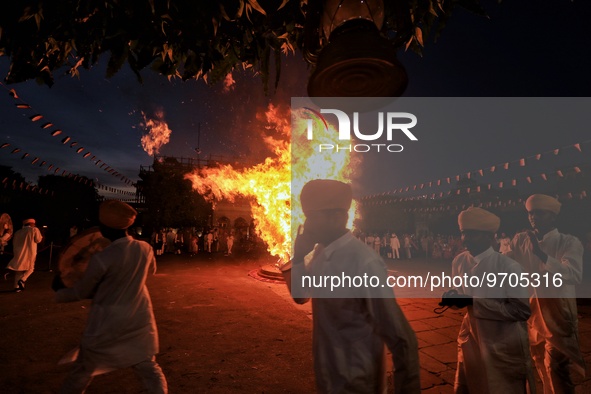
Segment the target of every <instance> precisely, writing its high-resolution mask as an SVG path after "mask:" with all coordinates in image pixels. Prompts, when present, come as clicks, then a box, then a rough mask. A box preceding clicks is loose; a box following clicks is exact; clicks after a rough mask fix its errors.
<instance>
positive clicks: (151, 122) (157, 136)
mask: <svg viewBox="0 0 591 394" xmlns="http://www.w3.org/2000/svg"><path fill="white" fill-rule="evenodd" d="M155 115H156V118H155V119H149V118H148V117H147V116H146V114H145V113H144V112H143V111H142V116H143V117H144V123H141V126H142V127H144V128H145V129H148V130H149V131H148V134H144V135H143V136H142V139H141V141H142V148H144V150H145V151H146V153H148V154H149V155H150V156H152V155H155V154H157V153H158V152H159V151H160V148H161V147H162V146H163V145H166V144H168V142H169V141H170V134H171V133H172V130H171V129H169V128H168V124H166V122H165V121H164V112H163V111H162V110H158V111H156V114H155Z"/></svg>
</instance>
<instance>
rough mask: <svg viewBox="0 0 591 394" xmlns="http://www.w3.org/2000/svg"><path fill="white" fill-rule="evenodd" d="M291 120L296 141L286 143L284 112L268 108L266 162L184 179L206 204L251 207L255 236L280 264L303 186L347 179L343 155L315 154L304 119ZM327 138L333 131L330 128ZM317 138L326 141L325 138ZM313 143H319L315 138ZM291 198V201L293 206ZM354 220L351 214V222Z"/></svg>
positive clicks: (299, 219)
mask: <svg viewBox="0 0 591 394" xmlns="http://www.w3.org/2000/svg"><path fill="white" fill-rule="evenodd" d="M292 117H293V119H292V120H293V124H294V130H293V133H294V136H296V135H297V136H298V138H291V141H290V137H291V133H292V130H291V124H290V116H289V110H280V109H279V108H277V107H274V106H273V105H270V106H269V108H268V110H267V112H266V113H265V122H266V128H267V129H268V130H273V131H274V132H275V133H274V135H273V136H270V135H267V136H264V137H263V140H264V143H265V144H266V146H267V147H268V148H269V149H270V150H271V151H272V152H273V154H274V156H273V157H268V158H267V159H266V160H265V161H264V163H260V164H257V165H255V166H253V167H250V168H246V169H243V170H236V169H234V168H233V167H232V166H230V165H224V166H221V167H216V168H204V169H201V170H196V171H194V172H193V173H191V174H187V175H186V176H185V177H186V178H187V179H189V180H191V182H192V183H193V188H194V189H196V190H197V191H198V192H199V193H200V194H201V195H203V196H204V197H205V198H207V199H209V200H210V201H216V200H217V201H219V200H222V199H225V200H228V201H229V202H233V201H234V200H235V199H236V197H241V196H242V197H246V198H247V199H248V200H249V201H250V203H251V212H252V216H253V218H254V219H255V223H256V230H257V234H258V235H259V237H260V238H261V239H262V240H263V241H265V243H266V244H267V249H268V251H269V253H271V255H273V256H277V257H279V258H280V259H282V260H283V261H287V260H289V256H290V255H291V248H292V242H291V240H292V239H295V235H296V234H295V230H294V233H292V227H293V228H297V226H292V225H291V222H292V221H294V223H296V224H300V223H303V222H304V218H303V213H302V210H301V207H300V205H299V201H298V199H297V196H299V194H300V192H301V190H302V187H303V186H304V184H305V183H306V182H308V181H310V180H312V179H318V178H327V179H339V180H343V181H346V180H347V179H348V177H349V176H350V175H351V173H350V168H351V166H350V160H351V159H350V153H349V152H348V151H342V152H339V153H335V154H331V155H323V156H319V155H318V153H316V154H315V152H314V148H313V146H312V145H311V144H310V142H309V141H307V140H306V139H305V135H306V133H305V130H306V127H307V123H306V119H305V118H306V114H304V113H303V112H302V111H294V112H293V113H292ZM328 133H329V134H330V133H335V134H336V133H337V132H336V131H335V130H334V129H333V128H332V127H329V130H328ZM333 135H334V134H333ZM299 136H301V138H300V137H299ZM319 137H320V136H319ZM322 137H324V138H326V139H327V140H328V137H329V136H328V135H325V136H322ZM315 138H317V137H316V136H315ZM318 141H319V142H320V143H322V141H321V140H320V139H319V140H318ZM292 195H293V196H295V198H294V199H293V201H292ZM292 202H293V206H292ZM353 210H354V208H353ZM292 214H293V217H292ZM353 216H354V215H350V221H351V222H352V220H353Z"/></svg>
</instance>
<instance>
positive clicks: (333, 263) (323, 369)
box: [292, 232, 420, 393]
mask: <svg viewBox="0 0 591 394" xmlns="http://www.w3.org/2000/svg"><path fill="white" fill-rule="evenodd" d="M315 251H316V252H313V253H315V255H314V256H312V258H311V261H310V263H309V269H308V272H307V273H306V274H309V275H314V276H319V275H341V274H342V273H344V274H345V275H349V276H351V277H353V276H363V275H364V274H367V275H368V276H373V275H375V276H378V277H379V278H380V280H381V283H386V268H385V265H384V262H383V261H382V259H381V258H380V257H379V256H378V255H377V254H376V253H375V251H373V250H371V249H370V248H369V247H368V246H367V245H365V244H364V243H363V242H361V241H359V240H358V239H356V238H355V237H354V236H353V235H352V234H351V233H350V232H347V233H346V234H345V235H343V236H342V237H340V238H339V239H337V240H335V241H334V242H332V243H331V244H330V245H328V246H326V247H325V248H322V247H317V248H316V249H315ZM303 270H304V264H303V263H302V262H299V263H297V262H296V263H295V264H294V265H293V268H292V275H293V276H294V277H295V278H293V277H292V283H293V280H296V281H297V280H298V278H299V277H301V275H302V274H304V271H303ZM316 290H319V289H312V291H311V293H312V294H311V295H312V297H313V298H312V310H313V351H314V365H315V371H316V381H317V385H318V389H319V391H320V392H322V393H338V392H364V393H378V392H381V391H382V390H383V389H384V387H385V385H384V383H385V363H384V361H385V360H384V344H385V345H386V346H388V348H389V349H390V351H391V352H392V359H393V362H394V367H395V376H394V381H395V386H396V387H395V391H396V393H418V392H419V391H420V379H419V359H418V350H417V341H416V337H415V335H414V332H413V330H412V328H411V327H410V325H409V323H408V321H407V320H406V318H405V316H404V314H403V312H402V310H401V309H400V307H399V306H398V304H397V303H396V300H395V299H394V294H393V292H392V289H390V288H388V287H387V286H386V287H384V288H381V287H379V288H374V289H367V288H364V287H362V288H355V289H351V288H348V289H343V288H341V289H338V290H337V291H336V292H335V293H336V294H334V295H336V296H337V297H342V298H321V297H320V295H326V294H321V293H322V291H316Z"/></svg>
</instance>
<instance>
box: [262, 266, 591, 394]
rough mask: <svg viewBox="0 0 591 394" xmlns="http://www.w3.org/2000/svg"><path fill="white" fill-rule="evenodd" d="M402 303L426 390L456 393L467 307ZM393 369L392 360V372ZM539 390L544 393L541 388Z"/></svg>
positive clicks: (589, 305) (589, 381)
mask: <svg viewBox="0 0 591 394" xmlns="http://www.w3.org/2000/svg"><path fill="white" fill-rule="evenodd" d="M439 264H441V266H440V268H441V271H444V272H446V273H448V274H449V271H450V270H449V268H448V267H447V264H446V263H444V262H439ZM387 265H388V268H389V270H390V272H393V271H396V272H397V273H398V274H405V275H412V274H418V273H422V272H425V267H432V262H426V261H424V260H422V259H416V260H400V261H393V260H387ZM274 291H275V292H276V293H277V294H279V295H281V296H282V297H284V298H285V299H287V300H290V298H289V294H288V292H287V290H285V288H284V286H283V285H274ZM407 293H412V292H407ZM398 303H399V305H400V306H401V308H402V310H403V311H404V314H405V315H406V318H407V319H408V320H409V322H410V325H411V326H412V328H413V329H414V330H415V333H416V336H417V340H418V344H419V357H420V363H421V390H422V392H423V393H429V394H435V393H442V394H444V393H453V385H454V379H455V374H456V363H457V342H456V339H457V336H458V332H459V328H460V325H461V322H462V319H463V317H464V313H465V310H453V309H447V310H446V311H445V312H443V313H441V314H438V313H435V312H434V309H435V308H437V307H438V306H439V305H438V303H439V299H435V298H400V299H398ZM579 304H580V305H579V337H580V346H581V351H582V352H583V356H584V359H585V362H586V367H587V376H586V378H585V380H583V381H581V382H578V383H579V385H578V386H577V390H576V392H577V393H591V300H582V301H580V302H579ZM293 307H294V308H298V309H301V310H304V311H306V312H307V313H308V315H309V317H310V318H311V306H310V303H308V304H306V305H304V306H299V305H297V304H295V303H293ZM391 368H392V365H391V360H390V371H391V370H392V369H391ZM539 383H540V382H539V381H538V384H539ZM538 391H539V392H540V390H539V389H538Z"/></svg>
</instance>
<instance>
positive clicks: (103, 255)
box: [54, 200, 168, 394]
mask: <svg viewBox="0 0 591 394" xmlns="http://www.w3.org/2000/svg"><path fill="white" fill-rule="evenodd" d="M136 215H137V212H136V210H135V209H133V208H132V207H131V206H129V205H128V204H126V203H124V202H121V201H116V200H107V201H104V202H103V203H102V204H101V205H100V208H99V221H100V223H101V233H102V234H103V236H104V237H105V238H108V239H109V240H111V241H112V243H111V244H110V245H109V246H107V247H106V248H105V249H104V250H103V251H101V252H99V253H97V254H95V255H93V256H92V257H91V259H90V262H89V263H88V268H87V270H86V272H85V273H84V276H83V277H82V279H80V280H79V281H78V282H77V283H76V284H75V285H74V287H73V288H68V289H60V290H57V293H56V301H57V302H71V301H78V300H82V299H85V298H92V306H91V309H90V314H89V316H88V323H87V326H86V330H85V331H84V334H83V336H82V341H81V343H80V349H79V354H78V357H77V358H76V360H75V363H74V367H73V369H72V371H71V372H70V374H69V375H68V377H67V378H66V381H65V382H64V385H63V387H62V389H61V393H83V392H84V391H85V390H86V387H87V386H88V385H89V384H90V382H91V380H92V378H93V377H94V376H96V375H100V374H103V373H106V372H110V371H113V370H116V369H120V368H127V367H132V368H133V370H134V372H135V373H136V374H137V375H138V376H139V377H140V379H141V381H142V383H143V385H144V387H145V388H146V389H147V390H148V392H149V393H157V394H163V393H167V392H168V388H167V382H166V378H165V377H164V374H163V373H162V369H161V368H160V366H159V365H158V363H156V361H155V354H156V353H158V332H157V329H156V321H155V319H154V313H153V312H152V301H151V299H150V294H149V293H148V289H147V287H146V277H147V275H148V272H149V271H150V269H151V268H153V269H154V272H155V271H156V259H155V257H154V252H153V250H152V247H151V246H150V245H149V244H148V243H146V242H143V241H138V240H135V239H133V238H132V237H131V236H129V235H128V234H127V228H128V227H129V226H131V225H132V224H133V222H134V220H135V217H136ZM54 289H56V288H54Z"/></svg>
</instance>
